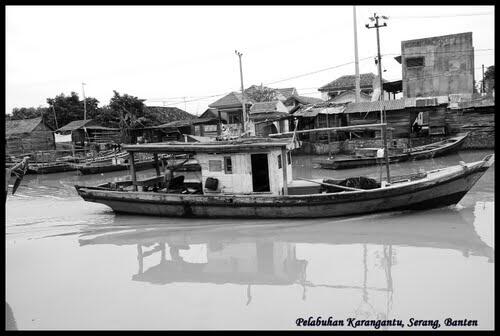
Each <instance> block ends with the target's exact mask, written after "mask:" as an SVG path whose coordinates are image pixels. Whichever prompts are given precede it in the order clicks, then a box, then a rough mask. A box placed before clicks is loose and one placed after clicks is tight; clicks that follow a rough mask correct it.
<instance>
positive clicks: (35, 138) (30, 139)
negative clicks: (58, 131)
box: [5, 122, 56, 154]
mask: <svg viewBox="0 0 500 336" xmlns="http://www.w3.org/2000/svg"><path fill="white" fill-rule="evenodd" d="M54 149H56V143H55V138H54V133H53V132H52V130H51V129H50V128H49V127H47V126H46V125H45V124H44V123H43V122H41V123H40V124H38V126H37V127H36V128H35V129H34V130H33V131H32V132H31V133H22V134H16V135H12V136H11V137H10V138H9V139H6V142H5V152H6V154H21V153H29V152H33V151H42V150H54Z"/></svg>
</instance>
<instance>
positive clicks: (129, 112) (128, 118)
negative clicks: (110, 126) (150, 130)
mask: <svg viewBox="0 0 500 336" xmlns="http://www.w3.org/2000/svg"><path fill="white" fill-rule="evenodd" d="M113 93H114V95H113V97H111V99H110V101H109V108H110V109H111V110H112V111H113V112H114V113H116V114H118V115H119V117H120V121H119V127H120V131H121V137H122V141H123V142H127V143H130V142H132V140H133V139H132V129H134V128H139V127H145V126H146V125H147V124H148V122H149V120H148V119H147V118H146V116H145V114H144V99H139V98H137V97H134V96H131V95H128V94H124V95H123V96H121V95H120V94H119V93H118V92H117V91H113Z"/></svg>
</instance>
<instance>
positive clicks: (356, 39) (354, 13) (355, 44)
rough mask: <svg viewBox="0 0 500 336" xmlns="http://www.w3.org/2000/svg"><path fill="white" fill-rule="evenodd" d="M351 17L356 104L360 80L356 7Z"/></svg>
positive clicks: (358, 99) (353, 8)
mask: <svg viewBox="0 0 500 336" xmlns="http://www.w3.org/2000/svg"><path fill="white" fill-rule="evenodd" d="M352 15H353V18H354V20H353V22H354V64H355V70H356V96H355V100H354V101H355V102H356V103H358V102H359V101H360V98H361V97H360V94H361V93H360V91H361V88H360V85H361V84H360V78H359V58H358V28H357V26H356V6H352Z"/></svg>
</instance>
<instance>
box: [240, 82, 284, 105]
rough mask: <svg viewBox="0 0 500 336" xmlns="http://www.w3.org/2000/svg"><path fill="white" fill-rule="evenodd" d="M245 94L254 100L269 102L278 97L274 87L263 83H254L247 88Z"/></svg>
mask: <svg viewBox="0 0 500 336" xmlns="http://www.w3.org/2000/svg"><path fill="white" fill-rule="evenodd" d="M245 95H246V96H247V97H248V98H250V100H252V101H254V102H269V101H273V100H276V99H277V98H276V96H277V95H276V91H275V90H274V89H271V88H268V87H266V86H262V85H260V86H257V85H252V86H251V87H249V88H248V89H246V90H245Z"/></svg>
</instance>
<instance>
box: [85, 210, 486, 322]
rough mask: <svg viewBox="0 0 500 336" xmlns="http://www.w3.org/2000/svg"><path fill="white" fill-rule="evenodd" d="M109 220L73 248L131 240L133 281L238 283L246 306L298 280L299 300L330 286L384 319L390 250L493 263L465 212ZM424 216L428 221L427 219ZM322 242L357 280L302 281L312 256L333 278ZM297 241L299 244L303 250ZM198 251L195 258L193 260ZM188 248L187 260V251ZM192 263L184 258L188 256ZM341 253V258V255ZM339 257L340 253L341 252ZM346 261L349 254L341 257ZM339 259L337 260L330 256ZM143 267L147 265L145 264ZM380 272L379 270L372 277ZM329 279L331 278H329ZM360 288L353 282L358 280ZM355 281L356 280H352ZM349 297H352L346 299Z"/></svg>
mask: <svg viewBox="0 0 500 336" xmlns="http://www.w3.org/2000/svg"><path fill="white" fill-rule="evenodd" d="M114 218H115V219H114V224H113V225H110V226H108V227H106V228H104V229H102V230H98V234H97V235H96V234H95V233H93V232H96V230H95V228H94V229H92V230H89V232H90V235H92V236H90V235H88V234H86V233H83V234H82V235H81V236H80V239H79V243H80V246H85V245H96V244H113V245H118V246H125V245H136V246H137V260H138V271H137V273H136V274H133V275H132V280H133V281H138V282H147V283H151V284H156V285H166V284H172V283H178V282H183V283H186V282H188V283H212V284H223V283H230V284H240V285H242V284H243V285H246V286H247V289H246V299H245V302H246V304H247V305H249V304H251V302H252V285H262V284H265V285H290V284H298V285H300V287H299V288H301V290H300V291H299V292H298V293H297V295H300V296H301V297H302V299H303V300H306V299H307V289H308V288H310V287H323V288H329V289H332V290H344V289H351V290H359V294H360V298H361V303H360V304H359V306H358V308H356V309H355V311H354V314H355V315H356V316H358V317H361V316H362V317H364V318H366V317H368V316H372V317H375V318H378V319H385V318H389V314H390V310H391V302H392V295H393V292H394V287H395V286H397V284H394V283H393V279H392V267H393V265H394V264H395V260H397V258H396V251H395V249H393V247H396V246H398V247H418V248H420V247H422V248H433V249H451V250H456V251H460V252H461V253H462V255H463V256H464V257H466V258H468V257H469V256H471V255H472V256H479V257H485V258H487V261H488V262H493V254H494V253H493V248H492V247H490V246H488V245H487V244H486V243H485V242H483V241H482V240H481V238H480V237H479V235H478V234H477V233H476V231H475V229H474V225H473V222H474V214H473V209H471V208H465V209H462V210H457V209H456V208H444V209H435V210H431V211H428V212H427V215H426V216H425V215H422V212H419V213H418V215H415V213H414V212H411V211H406V212H397V213H395V212H393V213H388V214H382V215H376V216H375V215H372V216H365V217H358V218H354V219H339V220H327V219H320V220H311V221H309V222H308V223H307V224H304V222H303V221H296V223H297V225H294V221H286V222H285V221H265V220H260V221H255V220H252V221H250V220H247V221H245V220H242V221H238V224H231V222H230V221H229V220H215V219H214V220H206V221H203V222H199V223H198V224H199V225H196V224H195V225H193V224H191V225H189V224H188V223H189V220H183V219H175V220H174V219H160V218H148V223H147V224H139V223H141V222H143V221H144V217H139V216H116V217H114ZM429 218H432V220H429ZM311 244H313V245H318V244H321V251H323V252H322V253H321V254H322V255H321V256H318V255H314V254H307V253H306V255H309V258H308V259H307V258H304V257H298V253H297V247H298V246H301V247H302V249H304V248H308V247H311ZM325 244H326V245H328V246H331V247H332V246H333V247H335V246H337V247H338V245H355V246H359V247H360V249H359V250H357V251H359V253H355V254H357V256H354V258H357V259H358V260H359V261H362V270H360V271H362V274H363V275H362V279H358V281H356V284H350V283H328V282H329V281H325V282H326V283H318V282H312V281H309V280H308V276H307V273H308V265H309V264H310V263H311V262H315V263H317V262H318V260H313V259H316V258H315V257H316V256H318V257H320V258H318V259H319V261H320V262H322V263H323V264H322V265H321V269H322V272H324V274H325V276H324V277H322V278H325V277H326V278H327V279H335V278H336V277H337V275H338V274H339V272H340V274H341V273H342V269H341V268H340V269H339V268H338V267H335V268H334V267H333V265H335V264H336V261H337V260H336V259H334V257H337V259H340V258H338V255H337V254H336V255H335V256H331V257H330V256H326V258H325V255H324V254H325V252H328V251H331V249H328V248H325ZM304 246H305V247H304ZM200 251H202V252H203V253H202V254H203V256H202V257H200ZM368 251H370V253H373V255H374V256H375V259H378V260H377V263H378V269H379V270H380V272H382V275H383V278H385V280H384V281H383V282H384V284H383V285H379V286H370V285H369V280H370V276H369V274H368V270H369V269H370V270H372V269H373V267H369V266H368V265H367V258H368V257H373V255H372V254H370V255H368ZM190 253H191V257H189V256H190ZM193 256H195V257H194V259H195V260H186V259H193V258H192V257H193ZM344 257H345V256H344ZM341 258H343V257H342V256H341ZM349 258H352V256H349ZM338 261H340V260H338ZM145 264H148V265H153V266H149V267H145ZM351 271H352V269H351V270H346V272H351ZM378 276H380V274H379V275H378ZM332 282H333V281H332ZM361 283H362V285H359V284H361ZM357 284H358V285H357ZM373 292H379V293H380V292H382V293H385V296H386V298H385V301H386V304H385V307H383V308H380V307H379V308H377V309H376V308H374V306H373V305H372V304H371V303H370V301H369V296H370V295H372V294H370V293H373ZM353 300H355V299H353Z"/></svg>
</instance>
